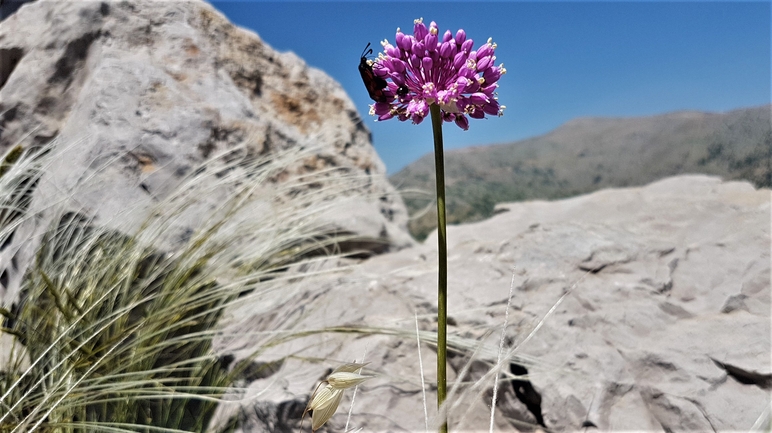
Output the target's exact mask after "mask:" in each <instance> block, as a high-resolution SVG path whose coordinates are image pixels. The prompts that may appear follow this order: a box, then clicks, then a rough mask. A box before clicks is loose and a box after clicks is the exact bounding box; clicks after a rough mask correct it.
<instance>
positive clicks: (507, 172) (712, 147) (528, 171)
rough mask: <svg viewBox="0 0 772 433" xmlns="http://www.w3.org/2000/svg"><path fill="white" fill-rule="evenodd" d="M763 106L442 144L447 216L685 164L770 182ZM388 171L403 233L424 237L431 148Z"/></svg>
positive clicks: (646, 178)
mask: <svg viewBox="0 0 772 433" xmlns="http://www.w3.org/2000/svg"><path fill="white" fill-rule="evenodd" d="M771 108H772V106H762V107H755V108H747V109H740V110H734V111H730V112H727V113H704V112H695V111H680V112H674V113H668V114H663V115H658V116H650V117H637V118H579V119H574V120H571V121H569V122H568V123H566V124H564V125H562V126H560V127H559V128H557V129H555V130H554V131H552V132H549V133H547V134H545V135H542V136H539V137H534V138H530V139H526V140H521V141H517V142H514V143H511V144H500V145H492V146H480V147H469V148H464V149H457V150H451V151H448V152H446V153H445V178H446V188H447V210H448V222H449V223H460V222H466V221H476V220H481V219H484V218H487V217H489V216H491V215H492V214H493V211H494V206H495V204H496V203H501V202H510V201H522V200H531V199H556V198H563V197H569V196H573V195H577V194H583V193H587V192H591V191H595V190H598V189H602V188H609V187H624V186H634V185H643V184H646V183H649V182H652V181H654V180H657V179H660V178H663V177H667V176H672V175H676V174H684V173H703V174H714V175H719V176H721V177H723V178H725V179H744V180H748V181H750V182H752V183H753V184H754V185H756V186H757V187H770V186H772V132H771V131H770V115H771V114H772V113H770V109H771ZM390 180H391V182H392V183H393V184H394V185H395V186H396V187H397V188H398V189H399V190H400V191H402V192H403V193H402V194H403V198H404V199H405V203H406V204H407V206H408V210H409V212H410V214H411V216H413V218H414V219H413V220H412V221H411V224H410V230H411V233H412V234H413V235H414V236H415V237H417V238H418V239H423V238H424V237H426V235H427V234H428V233H429V232H430V231H431V230H433V229H434V228H435V227H436V211H435V210H434V205H433V200H434V157H433V155H431V154H429V155H424V156H423V157H422V158H420V159H419V160H417V161H416V162H414V163H412V164H410V165H408V166H407V167H405V168H404V169H402V170H401V171H399V172H398V173H396V174H394V175H392V176H391V178H390ZM416 191H425V194H417V193H416Z"/></svg>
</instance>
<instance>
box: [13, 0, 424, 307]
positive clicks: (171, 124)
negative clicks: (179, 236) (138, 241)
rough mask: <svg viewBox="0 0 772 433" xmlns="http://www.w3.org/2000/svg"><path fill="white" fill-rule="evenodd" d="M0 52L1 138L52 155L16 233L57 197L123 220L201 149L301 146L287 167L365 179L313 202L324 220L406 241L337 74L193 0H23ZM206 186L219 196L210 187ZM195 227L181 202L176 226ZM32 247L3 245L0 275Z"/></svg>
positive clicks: (384, 242)
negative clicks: (325, 211) (322, 207)
mask: <svg viewBox="0 0 772 433" xmlns="http://www.w3.org/2000/svg"><path fill="white" fill-rule="evenodd" d="M0 65H2V66H1V67H0V152H3V153H4V152H6V151H7V150H8V149H9V148H10V147H12V146H16V145H18V144H20V145H21V146H23V147H24V148H43V149H45V150H49V151H54V152H57V161H58V163H57V165H56V166H54V167H50V169H49V170H48V172H47V173H46V175H45V176H44V178H43V179H41V182H40V183H39V185H37V188H36V190H35V194H34V197H33V201H32V204H31V208H30V211H31V212H39V214H38V217H37V218H36V219H35V220H34V221H30V222H29V224H26V225H25V226H24V227H21V228H20V229H19V230H23V231H25V236H16V238H17V239H19V238H23V239H26V238H29V237H34V234H35V233H39V231H40V230H42V229H44V228H45V227H46V226H47V225H48V224H49V223H50V221H49V220H47V219H46V209H47V207H48V206H50V205H51V203H54V202H64V203H63V205H64V206H65V207H66V208H67V209H68V210H71V211H74V212H78V213H82V214H85V215H87V216H89V217H95V218H96V223H98V224H105V225H108V226H114V227H116V228H118V229H120V230H124V231H128V232H131V230H132V228H133V227H135V226H136V225H137V224H139V223H140V222H141V221H142V219H143V215H144V214H143V212H144V211H145V209H146V207H147V206H148V205H149V204H151V203H154V202H158V201H159V200H163V199H164V198H166V197H168V195H169V194H170V193H171V191H174V189H175V188H176V187H177V186H178V185H179V184H180V182H181V181H182V179H183V178H184V177H185V176H186V175H188V174H190V173H191V172H192V171H194V170H195V169H196V167H198V166H199V165H200V164H201V163H202V162H204V161H205V160H207V158H210V157H212V156H214V155H217V154H222V153H224V152H228V151H229V150H233V149H236V148H239V149H240V151H241V152H242V153H246V155H248V156H250V155H251V156H266V155H270V154H272V152H276V151H282V150H285V149H288V148H305V149H313V150H312V151H309V152H308V155H307V156H306V157H305V158H304V159H303V160H301V161H299V162H298V163H297V164H295V165H294V166H290V167H287V172H286V175H287V176H291V175H297V174H303V173H309V172H316V173H318V172H321V171H324V170H334V172H331V174H330V175H329V178H330V179H329V180H330V182H335V181H336V180H337V181H339V182H340V181H341V179H343V175H346V176H354V177H356V178H357V179H358V180H359V181H360V182H359V183H358V184H357V185H360V187H357V188H352V190H351V191H349V193H350V194H349V197H342V200H341V204H340V207H339V208H338V210H337V211H334V212H333V214H334V218H330V217H329V215H328V216H322V217H323V218H328V219H329V222H330V223H331V225H332V226H333V228H334V229H336V230H345V231H348V232H351V233H353V234H355V235H359V236H360V237H363V238H367V239H369V240H370V242H369V243H368V242H359V243H358V244H357V248H364V249H365V250H369V251H371V252H375V253H377V252H382V251H383V250H385V249H386V248H387V247H388V246H389V245H391V246H396V247H404V246H407V245H411V244H412V243H413V241H412V239H411V238H410V236H409V235H408V234H407V231H406V224H407V214H406V211H405V208H404V205H403V203H402V200H401V199H400V198H399V196H398V194H396V193H395V191H394V189H393V188H392V186H391V185H390V184H389V183H388V181H387V180H386V178H385V167H384V165H383V163H382V161H381V160H380V158H379V157H378V155H377V154H376V153H375V150H374V148H373V147H372V144H371V141H370V132H369V130H368V129H367V128H366V127H365V126H364V125H363V123H362V120H361V119H360V117H359V115H358V114H357V111H356V109H355V107H354V106H353V103H352V102H351V100H350V99H349V98H348V96H347V95H346V94H345V92H344V91H343V89H342V88H341V86H340V85H339V84H338V83H336V82H335V81H334V80H332V79H331V78H330V77H328V76H327V75H325V74H324V73H323V72H321V71H319V70H316V69H313V68H310V67H308V66H307V65H306V64H305V63H304V62H303V61H302V60H301V59H300V58H298V57H297V56H295V55H294V54H292V53H278V52H276V51H274V50H273V49H272V48H271V47H269V46H268V45H266V44H265V43H264V42H263V41H261V40H260V38H259V37H258V36H257V35H256V34H254V33H251V32H248V31H245V30H242V29H240V28H237V27H235V26H233V25H232V24H230V23H229V22H228V21H227V19H226V18H225V17H224V16H223V15H221V14H220V13H219V12H217V11H215V10H214V8H212V7H211V6H210V5H209V4H207V3H204V2H203V1H184V2H177V1H174V2H170V1H150V0H142V1H131V2H117V1H116V2H112V1H103V2H96V1H88V2H80V1H64V2H62V1H42V0H41V1H37V2H33V3H28V4H24V5H23V6H22V7H21V8H19V10H17V11H16V12H15V13H13V14H11V15H10V16H9V17H8V18H7V19H5V20H4V21H2V23H0ZM242 156H243V155H242ZM278 181H279V182H280V181H281V179H278ZM76 186H77V188H76ZM319 186H320V185H315V186H314V185H311V186H309V188H313V187H319ZM207 200H208V201H209V203H208V204H209V205H210V206H211V207H214V206H216V205H217V203H218V200H219V197H218V196H217V194H212V197H208V198H207ZM351 209H355V210H356V212H352V211H351ZM199 216H200V215H199ZM195 227H196V225H195V218H191V221H190V222H189V224H188V225H187V226H186V227H181V228H180V230H181V233H183V234H184V233H185V232H187V231H191V230H194V229H195ZM34 247H35V246H34V245H31V246H29V248H27V249H26V250H24V249H21V250H20V246H19V245H18V244H17V243H11V244H10V245H4V246H3V250H2V251H0V268H2V269H0V272H3V278H2V279H0V280H2V281H0V282H2V283H3V286H4V287H3V288H2V289H0V290H2V291H3V292H5V291H10V292H15V291H16V290H17V289H18V284H19V281H20V278H21V275H22V274H23V272H24V270H25V268H26V266H25V263H26V262H28V261H29V260H30V259H31V257H32V252H33V251H34ZM11 262H13V263H14V266H10V264H11ZM11 296H12V295H11Z"/></svg>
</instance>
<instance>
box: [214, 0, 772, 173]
mask: <svg viewBox="0 0 772 433" xmlns="http://www.w3.org/2000/svg"><path fill="white" fill-rule="evenodd" d="M212 4H213V5H214V6H215V7H216V8H217V9H219V10H220V11H222V12H223V13H224V14H225V15H226V16H227V17H228V18H229V19H230V20H231V21H232V22H233V23H235V24H237V25H239V26H242V27H246V28H248V29H251V30H253V31H255V32H256V33H257V34H259V35H260V37H261V38H262V39H263V40H264V41H265V42H266V43H268V44H269V45H270V46H272V47H273V48H274V49H276V50H279V51H294V52H295V53H296V54H297V55H299V56H300V57H302V58H303V59H304V60H305V61H306V62H307V63H308V64H309V65H311V66H313V67H316V68H319V69H322V70H323V71H325V72H326V73H328V74H329V75H331V76H332V77H333V78H335V79H336V80H337V81H339V82H340V83H341V84H342V85H343V87H344V88H345V89H346V92H348V94H349V95H350V96H351V98H352V100H353V101H354V103H355V104H356V106H357V107H358V109H359V112H360V114H361V116H362V117H363V119H365V122H366V124H367V126H368V127H369V128H370V129H371V131H372V132H373V142H374V145H375V148H376V150H377V152H378V154H379V155H380V156H381V158H382V159H383V161H384V162H385V163H386V166H387V169H388V172H389V173H390V174H391V173H395V172H396V171H398V170H399V169H401V168H403V167H404V166H405V165H407V164H409V163H410V162H412V161H414V160H416V159H417V158H419V157H420V156H422V155H424V154H426V153H429V152H431V151H432V135H431V125H430V123H429V122H424V123H422V124H421V125H417V126H416V125H412V124H411V123H409V122H404V123H403V122H399V121H397V120H396V119H392V120H389V121H386V122H374V121H373V119H374V118H373V117H371V116H369V115H368V110H369V107H368V105H369V104H370V103H372V101H371V100H370V99H369V97H368V95H367V91H366V90H365V88H364V85H363V84H362V81H361V78H360V76H359V72H358V70H357V65H358V64H359V55H360V54H361V52H362V49H363V48H364V46H365V45H366V44H367V43H368V42H371V43H373V44H374V45H376V50H380V49H381V48H380V44H379V41H381V40H383V39H388V40H389V41H391V42H394V33H395V30H396V28H397V27H401V28H402V29H403V31H406V32H407V31H409V32H412V27H413V19H415V18H418V17H423V18H424V21H425V22H426V23H427V24H428V23H429V22H430V21H436V22H437V24H438V26H439V28H440V33H444V31H445V29H450V30H451V31H452V32H454V33H455V31H456V30H457V29H459V28H463V29H464V30H465V31H466V33H467V36H468V37H471V38H473V39H474V40H475V47H477V46H479V45H480V44H482V43H484V42H485V41H486V40H487V39H488V37H492V38H493V40H494V41H495V42H496V43H497V44H498V48H497V49H496V55H497V60H496V63H497V64H498V63H501V62H503V63H504V66H505V67H506V68H507V74H506V75H504V76H503V77H502V78H501V80H500V82H499V83H500V87H499V91H498V93H499V102H500V103H501V104H503V105H506V106H507V109H506V111H505V114H504V116H503V117H500V118H496V117H494V118H491V119H486V120H474V119H471V122H470V123H471V126H470V128H469V130H468V131H461V130H460V129H459V128H458V127H456V126H455V125H453V124H445V127H444V129H443V133H444V136H445V137H444V138H445V148H446V149H454V148H459V147H466V146H473V145H484V144H493V143H507V142H512V141H515V140H519V139H523V138H527V137H532V136H536V135H540V134H544V133H546V132H548V131H550V130H552V129H554V128H556V127H558V126H560V125H561V124H563V123H565V122H566V121H568V120H570V119H573V118H576V117H586V116H614V117H618V116H644V115H653V114H660V113H666V112H670V111H677V110H700V111H727V110H732V109H735V108H742V107H749V106H758V105H762V104H769V103H770V57H771V54H770V50H771V47H770V37H771V36H772V33H771V30H770V22H771V20H772V13H771V7H770V3H769V2H621V1H617V2H479V1H466V2H454V1H450V2H449V1H444V2H420V1H411V2H396V1H371V2H355V1H348V2H327V1H306V2H286V1H285V2H267V1H228V2H221V1H213V2H212Z"/></svg>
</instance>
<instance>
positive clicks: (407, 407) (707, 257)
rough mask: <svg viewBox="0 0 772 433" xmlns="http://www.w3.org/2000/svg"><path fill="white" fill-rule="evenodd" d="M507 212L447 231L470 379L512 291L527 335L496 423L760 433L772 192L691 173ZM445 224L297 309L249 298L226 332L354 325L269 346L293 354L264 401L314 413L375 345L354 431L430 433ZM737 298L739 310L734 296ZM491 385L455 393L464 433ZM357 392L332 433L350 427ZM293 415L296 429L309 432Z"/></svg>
mask: <svg viewBox="0 0 772 433" xmlns="http://www.w3.org/2000/svg"><path fill="white" fill-rule="evenodd" d="M499 207H500V210H501V211H502V212H500V213H499V214H498V215H496V216H494V217H493V218H491V219H489V220H487V221H482V222H479V223H474V224H467V225H459V226H451V227H449V230H448V238H449V266H448V268H449V278H448V280H449V302H448V304H449V308H450V311H449V314H450V318H451V320H450V322H451V324H452V325H451V326H450V328H449V335H450V340H451V343H453V344H454V345H456V346H464V345H465V347H466V348H467V349H468V350H470V351H476V352H477V355H476V361H474V362H473V363H472V364H470V368H469V371H468V373H469V375H468V376H465V380H467V381H469V380H472V381H473V380H475V379H477V378H479V377H483V375H484V374H485V372H486V371H488V370H489V369H490V368H491V365H493V363H495V361H496V357H497V348H498V344H499V337H500V332H501V329H502V326H503V324H504V321H505V309H506V304H507V299H508V296H509V290H510V284H511V287H512V290H513V297H512V303H511V306H510V308H509V313H508V314H509V315H508V326H507V328H506V333H505V352H506V351H508V350H510V349H512V348H514V347H517V350H516V351H515V352H514V357H512V358H511V359H510V360H509V361H508V367H507V369H508V370H509V372H511V373H512V374H515V375H517V376H518V378H517V379H516V380H513V381H511V382H506V381H502V383H501V384H500V390H499V395H498V397H499V398H498V404H497V408H496V423H497V424H496V426H497V427H496V428H497V429H498V430H500V431H512V430H513V429H518V430H521V431H533V430H536V429H538V428H544V427H547V428H549V429H550V430H551V431H579V430H581V429H582V428H583V426H590V427H592V426H596V427H597V428H598V429H600V430H601V431H621V430H636V431H687V430H699V431H711V429H715V430H716V431H728V430H729V431H736V430H748V429H749V428H750V427H751V426H752V425H753V424H754V422H755V421H756V420H757V419H758V418H759V416H760V415H761V414H762V413H763V412H764V410H765V408H768V407H769V405H770V386H771V385H770V384H771V383H772V382H771V381H772V371H771V370H770V361H769V360H770V310H769V305H770V290H771V288H770V256H769V254H770V250H769V245H770V232H769V228H770V191H769V190H755V189H754V188H753V187H752V186H751V185H750V184H748V183H745V182H722V181H721V180H720V179H718V178H714V177H707V176H681V177H675V178H668V179H665V180H662V181H659V182H656V183H653V184H650V185H648V186H645V187H640V188H628V189H617V190H603V191H599V192H596V193H593V194H590V195H585V196H580V197H575V198H571V199H565V200H559V201H553V202H541V201H538V202H522V203H511V204H503V205H500V206H499ZM435 236H436V233H435V234H434V235H431V236H430V237H429V238H428V239H427V241H426V242H425V243H424V244H422V245H419V246H417V247H415V248H408V249H405V250H402V251H399V252H395V253H388V254H384V255H380V256H376V257H373V258H371V259H368V260H367V261H366V262H364V263H363V264H361V265H358V266H356V267H355V268H354V269H353V270H351V271H349V272H348V273H347V274H344V275H341V276H337V277H334V278H333V277H327V279H326V280H325V279H317V280H311V281H304V282H302V283H300V284H302V285H303V286H302V288H301V289H300V292H301V294H300V295H298V296H297V298H294V299H291V300H287V301H286V302H287V305H288V308H289V309H290V310H289V311H291V313H288V314H287V316H286V321H282V320H279V321H274V322H271V323H270V324H269V325H266V324H265V323H262V324H259V322H257V321H256V320H257V319H256V317H257V316H254V315H252V314H250V311H252V309H254V308H257V306H256V305H249V304H248V303H247V304H245V305H242V306H240V308H239V309H238V310H237V311H233V312H232V315H231V322H229V323H230V324H229V325H228V327H227V328H226V329H229V330H232V331H236V332H237V333H239V334H241V335H246V333H247V332H254V331H260V330H268V329H282V328H284V327H292V328H293V329H303V330H310V329H320V328H324V327H344V328H345V329H351V330H352V331H351V332H354V334H353V335H352V334H347V333H335V332H328V333H319V334H313V335H312V336H309V337H305V338H302V339H299V340H294V341H291V342H289V343H287V344H286V345H283V346H280V347H276V348H273V349H271V350H269V351H268V352H265V353H264V354H263V355H261V357H262V360H263V361H264V362H266V361H268V360H270V359H272V357H276V358H280V357H282V356H285V355H287V354H290V353H291V354H292V355H293V356H292V357H291V358H290V359H288V360H287V361H286V362H285V363H284V364H283V366H282V368H280V369H279V370H278V372H276V373H275V374H274V375H272V376H270V377H266V378H263V379H260V380H258V381H255V382H253V383H252V385H251V388H250V389H252V390H254V393H255V394H254V395H255V398H256V399H257V400H258V401H259V404H258V405H257V406H255V407H259V408H265V407H266V405H273V407H278V406H280V405H282V404H283V405H285V406H284V407H285V408H286V407H289V406H287V405H292V404H294V405H295V406H293V407H299V408H300V409H301V410H302V407H303V405H304V404H305V399H306V398H307V396H308V395H309V394H310V393H311V392H312V391H313V387H314V386H315V385H316V383H317V381H318V380H320V379H321V378H323V377H324V375H325V371H326V369H328V368H334V367H335V366H336V365H337V364H338V363H342V362H351V361H352V360H354V359H358V360H361V359H362V357H363V355H364V356H365V361H370V362H371V363H372V364H370V365H369V366H368V368H369V370H368V371H367V372H368V373H370V374H376V375H378V377H377V378H375V379H372V380H370V381H368V382H366V383H364V384H363V385H361V386H360V388H359V390H358V393H357V395H356V399H355V405H354V409H353V412H352V413H353V415H352V418H351V420H350V424H349V428H352V427H353V428H358V427H364V428H365V430H366V431H403V430H407V431H420V430H423V429H424V428H425V425H424V410H423V404H422V392H421V375H420V369H419V358H418V353H419V349H418V346H417V344H416V339H415V329H416V321H417V322H418V326H419V327H420V329H422V330H432V329H435V327H436V324H435V323H436V322H434V321H433V320H434V319H433V317H434V315H435V314H436V300H435V299H436V258H437V254H436V244H435V243H436V237H435ZM563 295H565V297H563ZM740 295H742V296H740ZM311 300H313V301H311ZM738 300H741V301H742V304H741V305H742V307H741V308H740V307H738V308H735V307H732V308H727V305H732V306H737V305H740V303H739V301H738ZM553 306H554V311H552V313H550V314H548V312H549V311H550V309H551V308H553ZM416 314H417V316H416ZM541 321H543V323H542V325H541V327H540V328H539V329H538V330H536V332H534V333H533V335H532V336H530V337H529V335H530V334H531V333H532V332H533V331H534V330H535V329H536V326H537V324H539V323H540V322H541ZM356 329H359V330H360V331H362V333H361V334H357V333H356V332H355V331H354V330H356ZM490 330H493V332H490ZM378 332H380V334H379V333H378ZM421 338H422V339H423V343H422V345H421V348H420V354H421V359H422V362H423V368H424V370H425V381H426V384H427V385H426V392H427V401H428V406H429V407H428V413H429V417H430V418H431V417H432V416H433V414H434V413H435V412H436V411H435V410H433V409H432V407H433V405H434V401H435V396H434V392H433V388H432V387H431V384H432V383H433V381H434V370H435V358H434V355H433V347H431V346H430V345H427V344H426V343H427V342H428V341H427V339H428V336H427V334H421ZM526 340H527V341H526ZM250 341H251V342H252V344H256V342H255V341H254V340H250V339H249V338H247V337H242V338H236V339H234V340H231V341H222V342H221V347H223V348H225V349H224V350H227V348H228V347H242V348H245V347H250ZM313 360H317V361H313ZM466 365H468V358H465V357H458V356H457V357H455V358H453V359H451V360H450V367H451V368H449V371H450V373H451V376H453V375H454V374H455V375H458V374H460V372H461V370H462V369H463V368H464V366H466ZM526 374H527V376H524V375H526ZM451 379H453V380H455V376H453V377H452V378H451ZM483 385H484V386H483V387H482V388H481V390H479V392H478V393H475V392H472V391H467V392H466V393H465V394H462V395H461V397H453V399H455V398H458V400H456V401H459V402H460V403H461V404H460V405H459V406H457V407H455V408H454V409H453V410H452V411H451V422H452V424H453V426H454V427H453V429H454V430H458V431H464V430H469V431H480V430H486V429H487V428H488V422H489V421H488V417H489V413H490V409H489V408H488V405H489V404H490V398H491V395H492V394H491V389H492V385H493V377H492V376H488V377H487V379H486V380H485V381H484V382H483ZM258 392H260V394H259V395H258V394H257V393H258ZM351 395H352V394H351V393H348V394H347V396H346V397H345V398H344V402H343V404H342V405H341V409H339V411H338V414H337V415H335V416H334V417H333V419H332V420H331V424H330V430H329V431H337V430H338V429H342V428H343V426H344V425H345V423H346V418H347V411H348V409H349V406H348V404H349V402H350V401H351ZM292 402H294V403H292ZM230 410H231V412H230V413H231V414H232V413H234V412H233V411H234V410H235V409H233V408H231V409H230ZM240 410H241V416H242V418H243V419H244V420H246V421H245V422H246V425H245V427H244V429H243V431H244V432H253V431H268V430H269V428H268V427H266V425H267V424H266V423H265V422H264V421H261V420H260V417H257V416H254V413H255V409H254V408H253V406H251V405H249V404H246V405H244V406H242V408H241V409H240ZM236 412H238V411H236ZM272 413H273V415H274V416H278V415H277V414H276V412H275V411H274V412H272ZM290 413H291V411H286V412H285V415H283V416H284V418H282V419H283V421H282V422H283V423H284V424H283V425H284V426H286V427H287V428H291V427H297V419H296V418H292V416H290V415H289V414H290ZM246 414H251V415H250V416H251V418H250V417H249V416H247V415H246ZM429 429H430V430H431V429H432V427H431V424H430V426H429ZM588 431H590V430H588Z"/></svg>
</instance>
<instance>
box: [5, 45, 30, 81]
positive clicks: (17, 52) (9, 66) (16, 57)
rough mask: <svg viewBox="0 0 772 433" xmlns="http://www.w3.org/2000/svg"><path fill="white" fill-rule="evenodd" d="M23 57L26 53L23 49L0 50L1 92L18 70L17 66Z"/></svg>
mask: <svg viewBox="0 0 772 433" xmlns="http://www.w3.org/2000/svg"><path fill="white" fill-rule="evenodd" d="M23 56H24V51H22V49H21V48H17V47H11V48H0V90H1V89H2V88H3V86H5V83H6V82H8V79H9V78H10V77H11V74H12V73H13V70H14V69H16V65H18V64H19V61H21V58H22V57H23Z"/></svg>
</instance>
